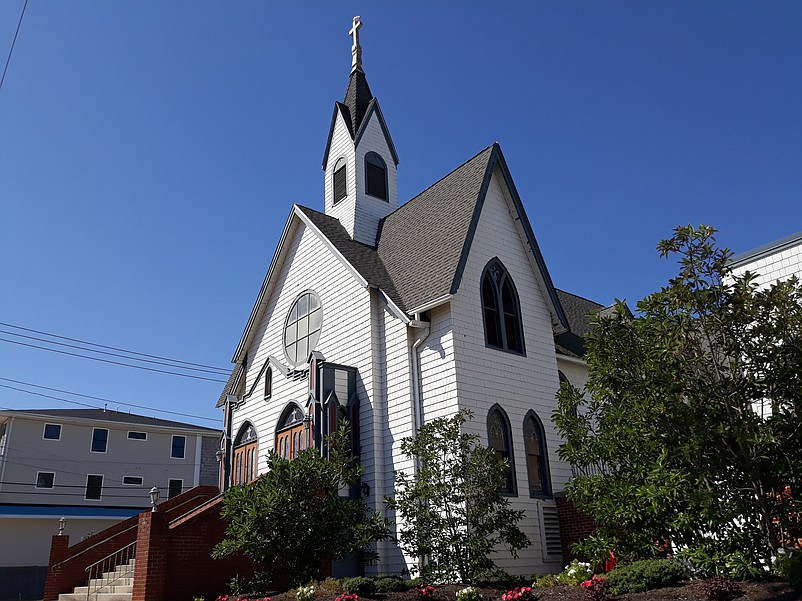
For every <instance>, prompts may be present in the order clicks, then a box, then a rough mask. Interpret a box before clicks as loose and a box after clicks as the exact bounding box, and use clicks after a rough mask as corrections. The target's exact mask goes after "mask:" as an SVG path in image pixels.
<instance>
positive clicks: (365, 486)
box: [362, 482, 370, 497]
mask: <svg viewBox="0 0 802 601" xmlns="http://www.w3.org/2000/svg"><path fill="white" fill-rule="evenodd" d="M362 496H363V497H369V496H370V484H368V483H367V482H363V483H362Z"/></svg>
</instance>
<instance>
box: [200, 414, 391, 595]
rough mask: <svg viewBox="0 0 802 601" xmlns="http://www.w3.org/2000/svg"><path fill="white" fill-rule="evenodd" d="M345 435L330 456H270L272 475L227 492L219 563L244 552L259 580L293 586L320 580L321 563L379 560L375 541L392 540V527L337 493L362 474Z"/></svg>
mask: <svg viewBox="0 0 802 601" xmlns="http://www.w3.org/2000/svg"><path fill="white" fill-rule="evenodd" d="M347 438H348V437H347V432H346V430H345V429H343V428H341V429H340V430H338V432H337V433H335V434H333V435H332V436H330V437H329V438H328V439H327V441H328V449H329V453H328V454H329V457H328V458H324V457H321V456H320V453H319V451H317V450H315V449H307V450H304V451H301V453H299V455H298V457H297V458H296V459H294V460H287V459H282V458H281V457H279V456H278V455H277V454H276V453H275V452H273V451H271V452H270V454H269V455H268V460H267V472H265V473H264V474H263V475H262V476H260V477H259V478H258V479H257V480H256V481H254V482H252V483H251V484H246V485H240V486H235V487H233V488H231V489H230V490H228V491H227V492H226V493H225V497H224V502H223V509H222V511H221V515H222V516H223V518H225V519H226V520H227V521H228V522H229V524H228V527H227V529H226V538H225V539H224V540H223V541H222V542H220V543H219V544H218V545H217V546H216V547H215V549H214V552H213V556H214V557H217V558H221V557H225V556H227V555H232V554H243V555H245V556H247V557H248V558H250V559H252V560H254V561H256V562H258V563H260V564H261V565H262V569H263V571H262V572H261V573H260V574H258V575H257V577H256V578H254V581H253V584H252V585H251V588H253V589H254V590H253V591H252V592H264V591H259V590H256V589H257V588H258V587H259V584H258V583H260V582H270V581H272V580H274V579H275V578H276V577H277V576H284V575H286V576H287V577H288V578H289V584H290V585H291V586H298V585H301V584H306V583H307V582H309V581H311V580H313V579H316V578H319V577H320V570H321V567H322V564H323V562H324V561H326V560H329V559H341V558H344V557H347V556H349V555H350V554H352V553H358V552H359V553H362V554H363V557H364V559H365V561H368V562H369V561H371V560H373V559H375V552H373V550H372V549H371V548H370V544H371V543H372V542H373V541H377V540H383V539H385V538H387V537H388V536H389V528H388V526H387V523H386V522H385V521H384V520H383V519H382V518H381V517H380V515H379V514H378V513H371V512H370V511H369V509H368V507H367V505H366V504H365V502H364V501H363V500H362V499H361V498H356V499H350V498H344V497H341V496H340V494H339V491H340V490H341V489H342V488H343V487H344V486H347V485H348V484H350V483H353V482H357V481H358V480H359V478H360V477H361V473H362V472H361V468H360V466H359V465H358V463H357V461H356V459H355V458H354V457H353V456H352V455H351V454H350V453H348V452H347V448H348V446H347Z"/></svg>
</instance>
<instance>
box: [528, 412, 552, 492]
mask: <svg viewBox="0 0 802 601" xmlns="http://www.w3.org/2000/svg"><path fill="white" fill-rule="evenodd" d="M524 449H525V451H526V475H527V478H528V480H529V496H530V497H548V496H549V495H550V494H551V480H550V478H549V459H548V455H547V454H546V436H545V432H544V431H543V423H542V422H541V421H540V418H539V417H538V416H537V414H536V413H535V412H534V411H530V412H529V413H527V414H526V418H525V419H524Z"/></svg>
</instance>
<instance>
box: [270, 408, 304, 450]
mask: <svg viewBox="0 0 802 601" xmlns="http://www.w3.org/2000/svg"><path fill="white" fill-rule="evenodd" d="M308 437H309V432H308V431H307V429H306V428H305V427H304V411H303V409H301V408H300V407H299V406H298V405H296V404H295V403H290V404H289V405H287V407H286V408H285V409H284V413H283V414H282V416H281V419H280V420H279V421H278V427H277V428H276V453H278V455H279V457H281V458H282V459H295V458H296V457H298V453H300V452H301V451H303V450H304V449H306V448H308V447H309V444H308V443H309V440H308Z"/></svg>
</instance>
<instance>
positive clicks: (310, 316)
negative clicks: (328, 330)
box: [284, 290, 323, 367]
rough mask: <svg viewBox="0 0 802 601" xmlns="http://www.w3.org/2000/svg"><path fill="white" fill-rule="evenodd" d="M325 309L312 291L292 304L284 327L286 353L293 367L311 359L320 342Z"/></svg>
mask: <svg viewBox="0 0 802 601" xmlns="http://www.w3.org/2000/svg"><path fill="white" fill-rule="evenodd" d="M322 322H323V309H322V308H321V306H320V298H319V297H318V295H317V294H315V293H314V292H313V291H311V290H307V291H306V292H304V293H302V294H301V295H300V296H299V297H298V298H297V299H295V302H294V303H293V304H292V308H291V309H290V312H289V314H288V315H287V325H285V326H284V352H285V354H286V355H287V360H288V361H289V362H290V365H292V366H293V367H299V366H300V365H302V364H304V363H306V360H307V359H309V353H311V352H312V351H313V350H315V346H316V345H317V343H318V340H320V327H321V325H322Z"/></svg>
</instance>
